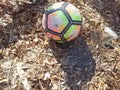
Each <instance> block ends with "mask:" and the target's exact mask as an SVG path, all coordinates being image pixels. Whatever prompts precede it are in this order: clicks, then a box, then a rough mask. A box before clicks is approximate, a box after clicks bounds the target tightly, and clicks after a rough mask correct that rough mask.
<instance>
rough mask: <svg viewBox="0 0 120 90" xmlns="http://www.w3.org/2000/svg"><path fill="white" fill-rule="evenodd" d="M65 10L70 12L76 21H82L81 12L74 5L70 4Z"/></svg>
mask: <svg viewBox="0 0 120 90" xmlns="http://www.w3.org/2000/svg"><path fill="white" fill-rule="evenodd" d="M65 10H66V11H67V12H68V13H69V15H70V17H71V18H72V20H75V21H81V20H82V19H81V16H80V13H79V10H78V9H77V8H76V7H75V6H73V5H72V4H68V5H67V6H66V8H65Z"/></svg>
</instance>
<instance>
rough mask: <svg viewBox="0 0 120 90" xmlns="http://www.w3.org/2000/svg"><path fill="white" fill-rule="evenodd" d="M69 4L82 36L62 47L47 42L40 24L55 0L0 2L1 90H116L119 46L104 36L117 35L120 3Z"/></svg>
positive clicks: (119, 71) (116, 0) (85, 0)
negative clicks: (75, 10)
mask: <svg viewBox="0 0 120 90" xmlns="http://www.w3.org/2000/svg"><path fill="white" fill-rule="evenodd" d="M73 1H74V2H72V3H73V4H74V5H75V6H76V7H78V8H79V10H80V13H81V15H82V16H83V24H82V31H81V34H80V36H79V38H78V39H77V40H75V41H74V42H71V43H70V44H69V45H62V46H61V45H58V44H56V43H55V42H49V41H48V40H47V38H46V36H45V34H44V32H43V28H42V24H41V19H42V16H43V13H44V10H45V8H46V7H47V6H48V5H49V4H51V3H54V2H55V1H54V0H50V1H49V2H47V3H45V4H40V3H38V4H31V2H29V0H2V1H0V90H25V89H26V90H30V89H31V90H120V40H119V38H118V39H113V38H112V37H110V36H109V35H108V34H107V33H105V32H104V28H105V27H109V28H111V29H112V30H114V31H115V32H116V33H117V34H118V36H119V35H120V1H119V0H78V1H77V0H73ZM105 42H110V44H109V45H106V46H105V45H104V44H105Z"/></svg>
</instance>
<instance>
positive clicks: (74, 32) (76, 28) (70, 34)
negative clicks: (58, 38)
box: [64, 25, 80, 41]
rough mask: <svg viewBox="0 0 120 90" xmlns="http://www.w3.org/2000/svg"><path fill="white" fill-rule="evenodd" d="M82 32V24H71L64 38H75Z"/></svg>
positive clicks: (69, 39) (68, 39)
mask: <svg viewBox="0 0 120 90" xmlns="http://www.w3.org/2000/svg"><path fill="white" fill-rule="evenodd" d="M79 33H80V25H71V26H70V28H69V29H68V30H67V32H66V33H65V34H64V38H65V39H66V40H67V41H71V40H73V39H75V38H76V37H77V36H78V35H79Z"/></svg>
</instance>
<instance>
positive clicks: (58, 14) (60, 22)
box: [47, 10, 68, 33]
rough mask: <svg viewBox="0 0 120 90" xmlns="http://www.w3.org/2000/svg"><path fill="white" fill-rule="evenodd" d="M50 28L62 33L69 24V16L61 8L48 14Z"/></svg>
mask: <svg viewBox="0 0 120 90" xmlns="http://www.w3.org/2000/svg"><path fill="white" fill-rule="evenodd" d="M47 24H48V28H49V29H50V30H52V31H54V32H57V33H61V32H62V31H63V30H64V28H65V27H66V25H67V24H68V20H67V17H66V16H65V15H64V13H63V12H62V11H60V10H58V11H55V12H53V13H51V14H49V15H48V22H47Z"/></svg>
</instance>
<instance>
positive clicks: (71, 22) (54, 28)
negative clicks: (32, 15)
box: [42, 2, 82, 43]
mask: <svg viewBox="0 0 120 90" xmlns="http://www.w3.org/2000/svg"><path fill="white" fill-rule="evenodd" d="M81 21H82V18H81V15H80V13H79V10H78V9H77V8H76V7H75V6H74V5H72V4H70V3H68V2H57V3H55V4H53V5H51V6H49V7H48V8H47V10H46V12H45V14H44V15H43V20H42V24H43V28H44V30H45V32H46V35H47V36H48V37H49V38H51V39H53V40H55V41H57V42H59V43H67V42H70V41H72V40H74V39H76V38H77V37H78V35H79V33H80V29H81Z"/></svg>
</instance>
